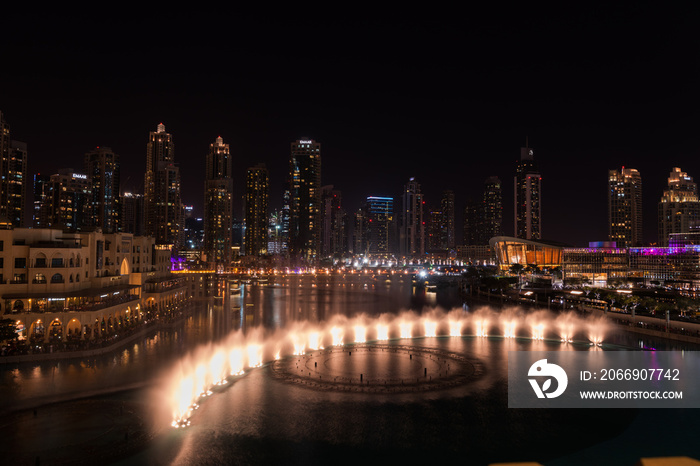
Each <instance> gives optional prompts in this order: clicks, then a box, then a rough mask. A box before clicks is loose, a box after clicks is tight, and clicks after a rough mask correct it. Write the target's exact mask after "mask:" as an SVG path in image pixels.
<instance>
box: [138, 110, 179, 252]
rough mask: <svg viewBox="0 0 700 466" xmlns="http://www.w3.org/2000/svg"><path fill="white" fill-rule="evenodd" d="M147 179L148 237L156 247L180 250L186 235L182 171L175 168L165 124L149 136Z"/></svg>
mask: <svg viewBox="0 0 700 466" xmlns="http://www.w3.org/2000/svg"><path fill="white" fill-rule="evenodd" d="M144 178H145V179H144V185H145V193H144V211H145V212H144V214H145V215H144V217H145V226H146V235H147V236H152V237H154V238H155V240H156V244H172V245H174V246H175V250H177V249H179V248H180V247H181V246H182V232H183V228H182V222H183V213H182V212H183V211H182V201H181V198H180V170H179V168H178V167H177V166H176V165H175V145H174V144H173V137H172V135H171V134H169V133H166V132H165V125H164V124H163V123H160V124H159V125H158V127H157V129H156V131H151V132H150V133H149V135H148V143H147V144H146V175H145V177H144Z"/></svg>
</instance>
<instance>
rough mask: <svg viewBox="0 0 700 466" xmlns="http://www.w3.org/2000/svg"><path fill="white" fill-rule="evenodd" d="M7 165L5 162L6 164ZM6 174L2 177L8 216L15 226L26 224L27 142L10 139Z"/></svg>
mask: <svg viewBox="0 0 700 466" xmlns="http://www.w3.org/2000/svg"><path fill="white" fill-rule="evenodd" d="M4 165H5V164H4ZM5 167H6V168H7V171H6V172H5V173H6V176H3V179H2V188H1V189H2V195H3V202H4V203H5V205H6V209H7V218H8V220H9V221H10V223H12V226H14V227H23V226H24V205H25V201H26V198H27V144H26V143H24V142H20V141H10V153H9V154H8V157H7V164H6V165H5Z"/></svg>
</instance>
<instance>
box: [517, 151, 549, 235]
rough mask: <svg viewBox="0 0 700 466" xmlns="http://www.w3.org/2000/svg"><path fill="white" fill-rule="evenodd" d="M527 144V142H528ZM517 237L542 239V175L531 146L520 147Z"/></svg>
mask: <svg viewBox="0 0 700 466" xmlns="http://www.w3.org/2000/svg"><path fill="white" fill-rule="evenodd" d="M526 145H527V144H526ZM514 181H515V237H516V238H523V239H532V240H538V239H542V205H541V189H542V176H541V175H540V172H539V170H538V168H537V163H536V162H535V159H534V151H533V150H532V149H531V148H530V147H521V148H520V160H519V161H518V165H517V167H516V170H515V180H514Z"/></svg>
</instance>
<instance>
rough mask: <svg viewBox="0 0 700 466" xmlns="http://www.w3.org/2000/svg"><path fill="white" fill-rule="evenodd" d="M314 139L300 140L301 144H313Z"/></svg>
mask: <svg viewBox="0 0 700 466" xmlns="http://www.w3.org/2000/svg"><path fill="white" fill-rule="evenodd" d="M312 142H313V141H299V144H311V143H312Z"/></svg>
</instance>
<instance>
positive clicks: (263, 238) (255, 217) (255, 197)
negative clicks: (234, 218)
mask: <svg viewBox="0 0 700 466" xmlns="http://www.w3.org/2000/svg"><path fill="white" fill-rule="evenodd" d="M269 192H270V178H269V175H268V173H267V168H266V167H265V164H262V163H261V164H259V165H256V166H254V167H250V168H248V171H247V173H246V182H245V253H246V255H249V256H261V255H264V254H267V227H268V222H269V217H268V203H269Z"/></svg>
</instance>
